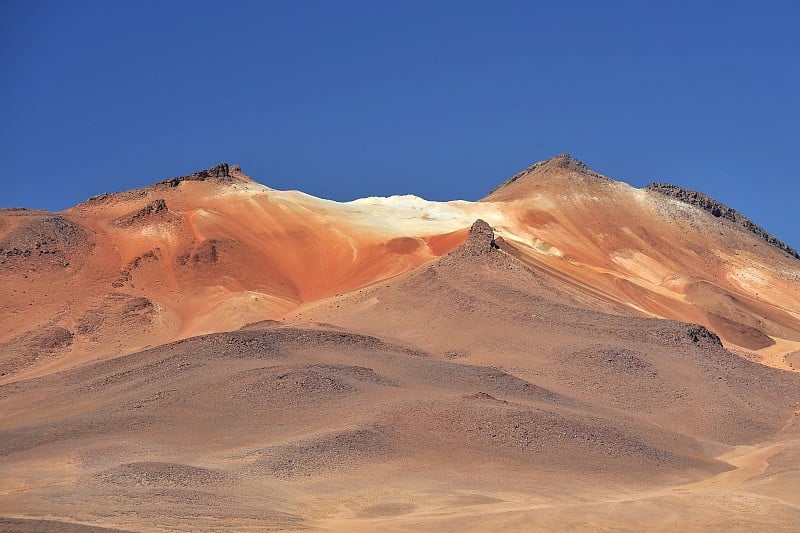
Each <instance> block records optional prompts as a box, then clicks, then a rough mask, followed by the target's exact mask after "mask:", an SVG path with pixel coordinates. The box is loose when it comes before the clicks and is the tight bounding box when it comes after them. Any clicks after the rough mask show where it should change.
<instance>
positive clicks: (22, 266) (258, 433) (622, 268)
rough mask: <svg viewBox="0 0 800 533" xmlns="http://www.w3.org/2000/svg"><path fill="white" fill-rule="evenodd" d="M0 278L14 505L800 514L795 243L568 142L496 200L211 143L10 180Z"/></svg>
mask: <svg viewBox="0 0 800 533" xmlns="http://www.w3.org/2000/svg"><path fill="white" fill-rule="evenodd" d="M154 181H155V180H154ZM498 181H500V180H498ZM487 192H488V191H487ZM0 302H2V303H1V304H0V324H2V325H3V327H2V328H0V531H75V532H78V531H81V532H83V531H87V532H89V531H176V530H180V531H184V530H185V531H189V530H207V531H291V530H309V531H365V532H366V531H432V530H436V531H441V532H446V531H453V532H457V531H458V532H460V531H493V530H511V531H525V530H528V531H530V530H570V531H596V530H601V531H641V530H656V531H664V530H673V529H674V528H676V527H680V528H681V529H683V530H689V531H693V530H726V531H797V529H798V524H800V256H798V253H797V251H796V250H794V249H793V248H792V247H791V246H790V245H789V244H786V243H783V242H780V241H779V240H778V239H776V238H775V237H773V236H772V235H770V234H769V233H768V232H767V231H765V230H764V229H762V228H760V227H758V226H757V225H756V224H754V223H753V222H752V221H750V220H749V219H748V218H747V217H746V216H745V215H744V214H742V213H739V212H737V211H736V210H734V209H732V208H731V207H728V206H725V205H723V204H721V203H720V202H717V201H716V200H714V199H712V198H710V197H708V196H706V195H705V194H703V193H701V192H696V191H690V190H686V189H682V188H680V187H677V186H675V185H670V184H666V183H655V184H652V185H650V186H647V187H644V188H641V189H638V188H634V187H632V186H630V185H628V184H626V183H623V182H619V181H615V180H613V179H611V178H609V177H606V176H603V175H601V174H599V173H597V172H595V171H593V170H591V169H590V168H589V167H588V166H587V165H585V164H584V163H582V162H580V161H578V160H577V159H575V158H573V157H571V156H570V155H568V154H561V155H558V156H555V157H552V158H550V159H547V160H545V161H542V162H539V163H536V164H534V165H532V166H530V167H529V168H527V169H525V170H523V171H522V172H520V173H518V174H516V175H514V176H513V177H511V178H510V179H508V180H506V181H504V182H502V183H501V184H500V185H499V186H498V187H497V188H496V189H495V190H493V191H491V192H488V194H487V195H486V196H485V197H484V198H483V199H481V200H479V201H475V202H470V201H463V200H454V201H450V202H434V201H427V200H424V199H422V198H419V197H417V196H412V195H407V196H392V197H368V198H361V199H357V200H353V201H349V202H336V201H330V200H325V199H321V198H316V197H314V196H310V195H307V194H305V193H302V192H299V191H281V190H275V189H272V188H269V187H268V186H265V185H262V184H260V183H258V182H257V181H255V180H254V179H252V178H250V177H249V176H247V175H246V174H244V173H243V171H242V169H241V168H240V167H239V166H237V165H228V164H220V165H217V166H214V167H212V168H209V169H207V170H203V171H199V172H195V173H193V174H189V175H186V176H180V177H174V178H169V179H162V180H161V181H158V182H156V183H154V184H153V185H150V186H148V187H145V188H141V189H135V190H129V191H124V192H117V193H103V194H100V195H98V196H94V197H92V198H90V199H88V200H86V201H85V202H83V203H80V204H78V205H76V206H74V207H71V208H69V209H66V210H64V211H61V212H57V213H56V212H46V211H38V210H32V209H24V208H13V209H11V208H9V209H2V210H0Z"/></svg>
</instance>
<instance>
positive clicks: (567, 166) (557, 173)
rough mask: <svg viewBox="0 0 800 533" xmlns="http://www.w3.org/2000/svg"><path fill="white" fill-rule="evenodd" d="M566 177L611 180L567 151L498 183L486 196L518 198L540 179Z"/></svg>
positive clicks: (492, 199) (522, 196) (494, 199)
mask: <svg viewBox="0 0 800 533" xmlns="http://www.w3.org/2000/svg"><path fill="white" fill-rule="evenodd" d="M553 178H556V179H564V178H569V179H572V178H584V179H585V178H592V179H601V180H609V178H607V177H606V176H603V175H602V174H600V173H598V172H595V171H594V170H592V169H590V168H589V166H588V165H586V163H584V162H583V161H580V160H578V159H576V158H574V157H572V156H571V155H570V154H568V153H567V152H564V153H562V154H558V155H557V156H554V157H551V158H549V159H545V160H544V161H539V162H538V163H534V164H533V165H531V166H529V167H528V168H526V169H525V170H523V171H521V172H518V173H516V174H514V175H513V176H511V177H510V178H509V179H507V180H506V181H504V182H503V183H501V184H500V185H498V186H497V187H495V188H494V190H492V192H491V193H489V195H488V196H487V197H486V198H484V200H488V201H502V200H516V199H519V198H524V197H525V196H527V193H528V187H529V186H530V185H533V184H535V183H538V182H540V181H546V180H552V179H553Z"/></svg>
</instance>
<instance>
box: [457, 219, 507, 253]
mask: <svg viewBox="0 0 800 533" xmlns="http://www.w3.org/2000/svg"><path fill="white" fill-rule="evenodd" d="M460 249H461V250H462V251H463V252H466V253H468V254H469V255H486V254H488V253H490V252H491V251H492V250H496V249H498V246H497V243H496V242H495V241H494V230H493V229H492V227H491V226H490V225H489V224H487V223H486V222H484V221H483V220H481V219H478V220H476V221H475V223H473V224H472V227H471V228H470V229H469V235H467V240H466V241H465V242H464V244H462V245H461V247H460Z"/></svg>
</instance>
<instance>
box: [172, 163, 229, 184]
mask: <svg viewBox="0 0 800 533" xmlns="http://www.w3.org/2000/svg"><path fill="white" fill-rule="evenodd" d="M234 167H236V168H237V171H238V167H237V166H236V165H234ZM207 179H222V180H229V179H232V176H231V169H230V167H229V166H228V163H220V164H219V165H217V166H214V167H211V168H207V169H205V170H201V171H199V172H193V173H191V174H189V175H188V176H177V177H175V178H170V179H168V180H164V181H161V182H159V183H158V185H166V186H167V187H177V186H178V185H180V183H181V182H182V181H203V180H207Z"/></svg>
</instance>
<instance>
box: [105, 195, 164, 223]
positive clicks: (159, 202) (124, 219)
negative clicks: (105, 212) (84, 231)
mask: <svg viewBox="0 0 800 533" xmlns="http://www.w3.org/2000/svg"><path fill="white" fill-rule="evenodd" d="M166 210H167V202H166V201H165V200H164V199H163V198H158V199H156V200H153V201H152V202H150V203H149V204H147V205H145V206H144V207H142V208H141V209H139V210H137V211H134V212H133V213H128V214H127V215H123V216H121V217H119V218H116V219H114V220H113V221H112V224H113V225H115V226H120V227H123V228H127V227H129V226H132V225H133V224H135V223H136V222H138V221H140V220H144V219H147V218H149V217H151V216H153V215H155V214H157V213H161V212H162V211H166Z"/></svg>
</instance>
